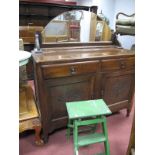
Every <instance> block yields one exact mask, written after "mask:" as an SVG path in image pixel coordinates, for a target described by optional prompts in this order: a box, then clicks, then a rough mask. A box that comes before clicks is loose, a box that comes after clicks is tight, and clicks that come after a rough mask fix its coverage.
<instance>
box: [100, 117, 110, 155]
mask: <svg viewBox="0 0 155 155" xmlns="http://www.w3.org/2000/svg"><path fill="white" fill-rule="evenodd" d="M103 119H104V122H103V123H101V124H102V130H103V132H104V136H105V138H106V141H105V142H104V146H105V153H106V155H110V146H109V141H108V131H107V125H106V123H107V122H106V118H105V117H103Z"/></svg>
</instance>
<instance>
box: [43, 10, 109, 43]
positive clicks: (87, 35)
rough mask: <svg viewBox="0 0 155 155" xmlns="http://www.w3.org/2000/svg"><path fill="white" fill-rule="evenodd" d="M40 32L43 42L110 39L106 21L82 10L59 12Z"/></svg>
mask: <svg viewBox="0 0 155 155" xmlns="http://www.w3.org/2000/svg"><path fill="white" fill-rule="evenodd" d="M41 34H42V42H43V43H51V42H91V41H109V40H111V30H110V27H109V26H108V24H107V23H106V21H104V20H103V19H102V18H101V17H99V16H97V15H96V14H94V13H92V12H88V11H82V10H74V11H69V12H65V13H63V14H60V15H59V16H57V17H56V18H54V19H52V20H51V21H50V22H49V23H48V24H47V25H46V27H45V28H44V30H43V31H42V33H41Z"/></svg>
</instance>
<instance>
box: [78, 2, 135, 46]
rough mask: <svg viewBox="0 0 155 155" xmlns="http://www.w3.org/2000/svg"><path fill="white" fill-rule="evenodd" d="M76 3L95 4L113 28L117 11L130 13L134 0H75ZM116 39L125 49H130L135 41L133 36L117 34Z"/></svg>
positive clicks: (133, 6) (133, 7)
mask: <svg viewBox="0 0 155 155" xmlns="http://www.w3.org/2000/svg"><path fill="white" fill-rule="evenodd" d="M77 5H87V6H91V5H97V6H98V12H97V13H98V14H99V13H100V12H101V10H102V12H103V14H104V15H105V16H106V17H108V19H109V21H110V25H109V26H110V27H111V29H113V30H115V18H116V14H117V13H118V12H124V13H126V14H132V13H134V12H135V0H87V1H84V0H77ZM118 40H119V41H120V42H121V44H122V46H123V47H124V48H126V49H130V48H131V46H132V45H133V44H134V43H135V37H134V36H118Z"/></svg>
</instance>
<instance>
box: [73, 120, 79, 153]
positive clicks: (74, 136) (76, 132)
mask: <svg viewBox="0 0 155 155" xmlns="http://www.w3.org/2000/svg"><path fill="white" fill-rule="evenodd" d="M73 138H74V154H75V155H78V126H77V121H76V120H74V128H73Z"/></svg>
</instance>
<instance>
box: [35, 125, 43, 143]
mask: <svg viewBox="0 0 155 155" xmlns="http://www.w3.org/2000/svg"><path fill="white" fill-rule="evenodd" d="M34 130H35V144H36V145H43V144H44V141H43V140H42V139H41V137H40V132H41V126H34Z"/></svg>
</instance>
